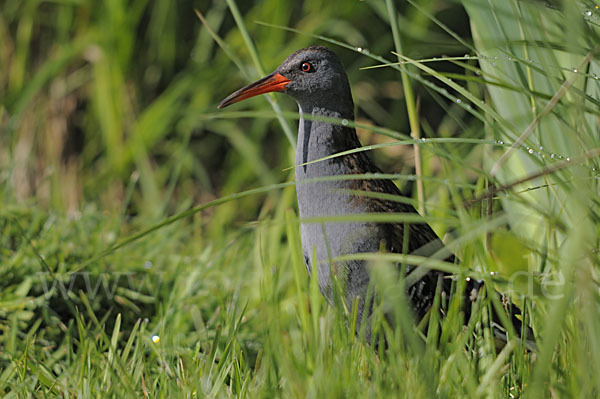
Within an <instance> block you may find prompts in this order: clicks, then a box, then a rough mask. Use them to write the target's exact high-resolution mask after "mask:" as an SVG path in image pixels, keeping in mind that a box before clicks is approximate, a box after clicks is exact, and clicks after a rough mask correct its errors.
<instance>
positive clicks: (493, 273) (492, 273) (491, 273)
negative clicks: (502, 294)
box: [490, 272, 498, 276]
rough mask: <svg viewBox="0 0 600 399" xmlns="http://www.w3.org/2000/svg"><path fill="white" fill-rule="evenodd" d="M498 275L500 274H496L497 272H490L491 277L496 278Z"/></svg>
mask: <svg viewBox="0 0 600 399" xmlns="http://www.w3.org/2000/svg"><path fill="white" fill-rule="evenodd" d="M496 274H498V273H496V272H490V276H495V275H496Z"/></svg>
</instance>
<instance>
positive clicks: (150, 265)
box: [144, 260, 152, 269]
mask: <svg viewBox="0 0 600 399" xmlns="http://www.w3.org/2000/svg"><path fill="white" fill-rule="evenodd" d="M144 269H152V262H151V261H149V260H147V261H145V262H144Z"/></svg>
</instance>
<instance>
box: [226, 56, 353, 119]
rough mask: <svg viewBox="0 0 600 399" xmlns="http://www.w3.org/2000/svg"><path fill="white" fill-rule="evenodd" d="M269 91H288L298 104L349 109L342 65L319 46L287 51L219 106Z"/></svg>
mask: <svg viewBox="0 0 600 399" xmlns="http://www.w3.org/2000/svg"><path fill="white" fill-rule="evenodd" d="M270 92H283V93H285V94H288V95H290V96H291V97H293V98H294V99H295V100H296V102H298V103H299V104H300V105H301V106H304V105H306V106H322V107H327V106H333V105H335V106H341V107H349V108H350V109H352V108H353V103H352V95H351V94H350V85H349V84H348V78H347V77H346V72H345V71H344V66H343V65H342V62H341V61H340V59H339V58H338V57H337V55H335V53H334V52H333V51H331V50H329V49H327V48H326V47H322V46H311V47H307V48H304V49H302V50H298V51H296V52H295V53H293V54H291V55H290V56H289V57H287V58H286V59H285V61H283V63H282V64H281V65H280V66H279V67H278V68H277V69H276V70H275V72H273V73H272V74H270V75H267V76H265V77H264V78H262V79H260V80H258V81H256V82H254V83H251V84H249V85H248V86H246V87H243V88H241V89H240V90H238V91H236V92H235V93H232V94H231V95H229V96H228V97H227V98H226V99H224V100H223V101H221V103H220V104H219V108H224V107H227V106H228V105H231V104H234V103H236V102H239V101H242V100H245V99H247V98H250V97H254V96H257V95H259V94H264V93H270Z"/></svg>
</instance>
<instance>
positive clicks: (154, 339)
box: [152, 335, 160, 344]
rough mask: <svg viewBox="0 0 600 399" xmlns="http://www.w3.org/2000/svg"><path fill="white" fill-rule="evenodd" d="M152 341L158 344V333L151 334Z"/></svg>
mask: <svg viewBox="0 0 600 399" xmlns="http://www.w3.org/2000/svg"><path fill="white" fill-rule="evenodd" d="M152 342H154V343H155V344H158V343H159V342H160V337H159V336H158V335H153V336H152Z"/></svg>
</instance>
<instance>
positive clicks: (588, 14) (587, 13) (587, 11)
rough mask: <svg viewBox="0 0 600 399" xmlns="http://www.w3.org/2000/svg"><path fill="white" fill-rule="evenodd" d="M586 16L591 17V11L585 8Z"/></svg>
mask: <svg viewBox="0 0 600 399" xmlns="http://www.w3.org/2000/svg"><path fill="white" fill-rule="evenodd" d="M584 14H585V16H586V17H591V16H592V12H591V11H590V10H586V12H585V13H584Z"/></svg>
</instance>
